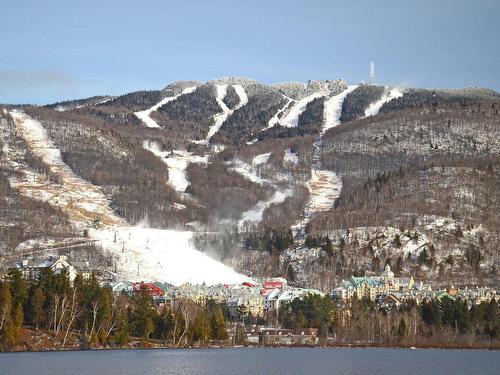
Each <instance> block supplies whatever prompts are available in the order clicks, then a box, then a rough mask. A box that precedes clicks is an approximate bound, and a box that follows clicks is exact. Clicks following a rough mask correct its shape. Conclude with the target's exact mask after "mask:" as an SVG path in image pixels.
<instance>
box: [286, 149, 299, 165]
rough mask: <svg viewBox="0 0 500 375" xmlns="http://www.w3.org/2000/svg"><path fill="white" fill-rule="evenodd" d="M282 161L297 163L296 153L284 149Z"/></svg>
mask: <svg viewBox="0 0 500 375" xmlns="http://www.w3.org/2000/svg"><path fill="white" fill-rule="evenodd" d="M283 163H285V164H299V157H298V156H297V154H295V153H293V152H292V150H291V149H286V150H285V156H283Z"/></svg>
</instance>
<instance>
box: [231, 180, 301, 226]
mask: <svg viewBox="0 0 500 375" xmlns="http://www.w3.org/2000/svg"><path fill="white" fill-rule="evenodd" d="M292 195H293V190H292V189H284V190H276V191H275V192H274V194H273V195H272V197H271V198H270V199H268V200H265V201H260V202H257V204H256V205H255V206H254V207H252V208H251V209H250V210H248V211H245V212H243V214H242V215H241V219H240V221H239V222H238V228H240V229H241V228H242V227H243V226H244V224H245V222H251V223H259V222H261V221H262V217H263V213H264V210H265V209H266V208H268V207H270V206H271V205H272V204H280V203H283V202H284V201H285V199H286V198H288V197H291V196H292Z"/></svg>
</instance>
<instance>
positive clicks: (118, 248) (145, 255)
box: [0, 111, 250, 285]
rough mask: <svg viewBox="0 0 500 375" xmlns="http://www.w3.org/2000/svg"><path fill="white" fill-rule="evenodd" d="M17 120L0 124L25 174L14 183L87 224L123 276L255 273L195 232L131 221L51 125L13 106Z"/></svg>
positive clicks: (175, 278) (208, 279) (203, 279)
mask: <svg viewBox="0 0 500 375" xmlns="http://www.w3.org/2000/svg"><path fill="white" fill-rule="evenodd" d="M9 114H10V115H11V117H12V118H13V119H14V124H13V126H10V125H8V124H7V125H8V126H5V127H4V126H2V127H0V136H1V137H2V139H3V140H4V141H5V142H4V147H3V152H4V155H3V156H2V159H3V160H2V162H4V161H6V162H7V163H8V164H9V165H10V167H11V168H12V169H13V170H14V171H15V172H17V174H18V175H20V176H22V177H19V178H16V179H14V178H12V179H10V184H11V186H12V188H14V189H17V190H19V191H20V192H21V194H23V195H26V196H28V197H30V198H32V199H36V200H41V201H47V202H48V203H49V204H51V205H53V206H55V207H57V208H60V209H62V210H63V212H65V213H66V214H67V215H68V216H69V218H70V220H71V221H72V223H74V224H75V226H77V227H79V228H80V229H83V228H86V229H87V230H88V234H89V237H90V238H91V239H94V240H97V241H98V243H99V244H100V245H101V247H102V249H103V250H104V251H105V252H106V253H107V254H108V255H111V256H112V259H113V264H114V266H115V268H116V272H117V278H118V279H124V280H127V281H143V280H147V281H159V282H167V283H171V284H174V285H181V284H184V283H186V282H189V283H192V284H203V283H205V284H208V285H213V284H222V283H226V284H227V283H241V282H244V281H249V280H250V279H249V278H248V277H246V276H244V275H241V274H239V273H237V272H236V271H234V270H233V269H231V268H230V267H228V266H226V265H224V264H222V263H221V262H219V261H217V260H215V259H212V258H211V257H209V256H208V255H206V254H204V253H202V252H200V251H198V250H197V249H196V248H195V247H194V245H193V236H194V233H193V232H189V231H176V230H163V229H150V228H145V227H142V226H135V227H131V226H130V225H129V224H127V222H126V221H125V220H123V219H121V218H119V217H117V216H115V215H114V214H113V212H112V211H111V209H110V207H109V202H108V200H107V199H106V197H105V196H104V194H103V193H102V192H101V191H100V189H99V188H98V187H96V186H94V185H92V184H91V183H89V182H87V181H85V180H83V179H81V178H80V177H78V176H77V175H75V173H74V172H73V171H72V170H71V169H70V168H69V167H68V166H67V165H66V164H65V163H64V161H63V160H62V158H61V153H60V151H59V149H57V148H56V147H55V145H54V144H53V142H52V141H51V140H50V138H49V136H48V133H47V131H46V130H45V128H44V127H43V126H42V125H41V124H40V123H39V122H38V121H35V120H33V119H31V118H30V117H29V116H27V115H26V114H24V113H22V112H17V111H11V112H9ZM13 134H18V135H19V136H20V137H21V139H22V140H23V141H24V142H25V143H26V145H27V146H28V148H29V149H30V150H31V152H32V153H33V154H34V155H35V156H37V157H39V158H40V159H41V160H42V161H43V162H44V163H45V164H46V165H47V166H48V167H49V168H50V171H51V172H52V173H54V175H56V176H57V177H58V178H59V180H60V183H54V182H51V181H50V180H49V179H48V178H47V177H46V176H44V175H41V174H39V173H36V172H35V171H33V170H32V169H31V168H30V167H29V166H28V165H27V164H26V163H21V162H18V161H22V160H23V159H24V151H23V150H22V149H21V148H18V147H16V148H15V149H14V147H15V144H14V143H10V142H9V141H8V138H11V137H12V136H13ZM95 218H99V219H100V220H101V222H102V224H103V225H104V226H103V227H102V228H99V229H95V228H92V227H90V226H89V225H88V224H89V221H92V220H94V219H95Z"/></svg>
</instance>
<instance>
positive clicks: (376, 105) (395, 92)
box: [365, 86, 403, 117]
mask: <svg viewBox="0 0 500 375" xmlns="http://www.w3.org/2000/svg"><path fill="white" fill-rule="evenodd" d="M401 96H403V92H402V91H401V90H400V89H399V88H397V87H393V88H391V89H389V87H387V86H386V87H385V90H384V93H383V94H382V97H381V98H380V99H379V100H377V101H375V102H373V103H372V104H370V105H369V106H368V108H367V109H366V110H365V117H369V116H376V115H377V114H378V112H379V111H380V108H382V106H383V105H384V104H385V103H387V102H390V101H391V100H392V99H397V98H399V97H401Z"/></svg>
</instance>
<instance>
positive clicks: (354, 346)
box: [0, 344, 500, 355]
mask: <svg viewBox="0 0 500 375" xmlns="http://www.w3.org/2000/svg"><path fill="white" fill-rule="evenodd" d="M207 349H209V350H228V349H319V350H326V349H398V350H467V351H499V350H500V346H496V347H463V346H462V347H461V346H448V347H439V346H402V345H394V346H388V345H362V344H359V345H357V344H348V345H233V346H224V345H220V346H219V345H208V346H192V347H172V346H167V345H163V346H123V347H101V348H99V347H97V348H75V347H73V348H71V347H68V348H45V349H40V350H30V349H27V350H16V349H14V350H6V351H1V350H0V355H2V354H6V353H50V352H80V351H103V352H104V351H120V350H124V351H126V350H171V351H176V350H207Z"/></svg>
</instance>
